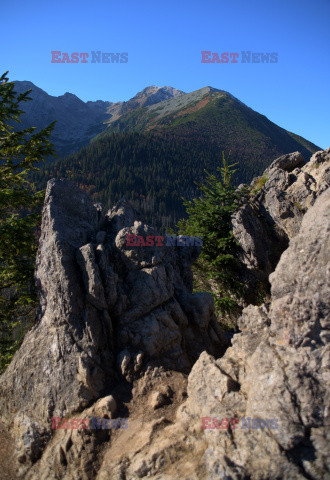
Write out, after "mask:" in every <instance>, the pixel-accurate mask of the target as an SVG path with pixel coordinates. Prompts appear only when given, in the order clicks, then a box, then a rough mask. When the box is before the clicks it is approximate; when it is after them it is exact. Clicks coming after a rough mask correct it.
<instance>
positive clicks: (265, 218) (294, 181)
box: [232, 148, 330, 304]
mask: <svg viewBox="0 0 330 480" xmlns="http://www.w3.org/2000/svg"><path fill="white" fill-rule="evenodd" d="M329 186H330V148H328V149H327V150H324V151H320V152H316V153H315V154H314V155H313V156H312V158H311V159H310V161H309V162H308V163H307V164H304V159H303V157H302V156H301V154H300V153H299V152H295V153H291V154H288V155H283V156H282V157H280V158H278V159H276V160H274V162H273V163H272V164H271V165H270V167H269V168H268V169H266V171H265V172H264V174H263V176H262V177H260V178H259V179H255V180H254V181H253V182H252V187H253V188H254V190H258V191H257V192H256V194H255V196H254V198H253V201H252V202H251V203H249V204H245V205H244V206H243V207H242V208H240V209H239V210H238V211H237V212H236V213H235V214H234V215H233V220H232V224H233V232H234V235H235V237H236V239H237V240H238V242H239V244H240V246H241V247H242V250H241V255H240V260H241V276H242V280H243V281H245V282H246V284H247V286H248V291H247V297H246V303H247V304H250V303H253V304H258V303H259V304H260V300H261V299H262V298H264V296H265V294H266V293H268V292H269V281H268V277H269V275H270V274H271V273H272V272H273V271H274V270H275V267H276V265H277V263H278V261H279V259H280V257H281V254H282V253H283V252H284V250H286V248H287V247H288V245H289V241H290V240H291V239H292V238H293V237H294V236H295V235H297V233H298V231H299V229H300V226H301V222H302V219H303V216H304V214H305V213H306V212H307V210H308V209H309V208H310V207H311V206H312V205H313V204H314V203H315V200H316V199H317V198H318V197H319V195H320V194H321V193H322V192H324V191H325V190H326V189H327V188H328V187H329Z"/></svg>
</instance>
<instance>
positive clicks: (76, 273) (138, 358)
mask: <svg viewBox="0 0 330 480" xmlns="http://www.w3.org/2000/svg"><path fill="white" fill-rule="evenodd" d="M138 219H139V215H138V214H137V213H136V212H135V211H134V210H133V209H132V207H131V206H130V205H129V204H128V203H127V202H126V201H122V202H120V203H119V204H118V205H117V206H115V207H114V208H113V209H112V210H111V211H110V212H108V214H107V215H105V212H103V211H102V208H101V206H100V205H93V204H92V202H91V200H90V198H89V197H88V196H87V195H86V194H84V193H83V192H81V191H80V190H79V189H78V188H76V187H75V186H74V185H73V184H71V183H70V182H68V181H65V180H58V181H57V180H51V181H49V182H48V185H47V192H46V198H45V205H44V210H43V220H42V232H41V238H40V246H39V252H38V258H37V272H36V278H37V283H38V289H39V291H40V308H39V310H40V311H39V315H38V319H37V322H36V324H35V325H34V327H33V328H32V329H31V330H30V331H29V333H28V334H27V335H26V337H25V339H24V342H23V344H22V346H21V348H20V349H19V351H18V352H17V353H16V355H15V357H14V358H13V361H12V362H11V364H10V366H9V367H8V369H7V370H6V372H5V373H4V374H3V375H2V376H1V380H0V402H1V412H2V420H4V421H6V422H7V423H8V424H11V425H12V424H13V421H14V418H15V422H16V423H15V425H16V426H15V428H16V431H17V432H18V433H17V435H18V437H19V438H21V439H22V438H23V437H24V436H25V437H24V438H26V439H28V440H26V442H25V441H23V442H21V445H20V456H21V459H22V461H24V459H25V458H26V459H30V460H32V461H35V460H36V459H37V458H39V456H40V455H41V452H42V450H43V448H44V445H45V443H46V442H47V440H48V439H49V437H50V433H51V430H50V419H51V417H53V416H54V417H63V416H68V415H71V414H73V413H74V412H82V411H83V410H84V409H86V408H87V407H89V406H90V405H92V404H93V402H94V401H96V400H97V399H99V398H100V397H102V396H104V395H106V394H109V393H110V392H111V391H112V389H113V387H114V385H115V384H116V382H117V383H118V382H120V381H123V380H126V381H128V382H132V381H133V380H134V379H135V378H137V377H138V376H139V372H141V371H142V370H144V369H145V368H147V366H148V365H149V364H154V365H157V364H159V365H162V366H163V367H165V368H167V369H173V370H178V371H182V372H188V371H189V370H190V368H191V366H192V365H193V363H194V362H195V361H196V359H197V358H198V356H199V354H200V353H201V352H202V351H203V350H205V349H206V350H207V351H209V352H210V353H213V354H215V355H219V354H221V353H223V352H224V349H225V347H226V344H227V340H226V337H225V335H224V334H223V333H222V332H221V329H220V328H219V326H218V323H217V321H216V318H215V315H214V307H213V301H212V298H211V296H210V295H208V294H206V293H205V294H204V293H200V294H192V274H191V269H190V266H191V263H192V261H193V260H194V259H196V258H197V256H198V254H199V251H200V247H180V246H179V247H166V246H161V247H156V246H154V247H151V246H150V247H129V246H126V235H127V234H136V235H142V236H144V237H146V236H147V235H154V234H155V232H154V231H153V230H152V229H151V228H150V227H148V226H147V225H145V224H144V223H143V221H141V219H140V220H138ZM27 432H28V433H27ZM24 442H25V443H24ZM25 447H26V448H25Z"/></svg>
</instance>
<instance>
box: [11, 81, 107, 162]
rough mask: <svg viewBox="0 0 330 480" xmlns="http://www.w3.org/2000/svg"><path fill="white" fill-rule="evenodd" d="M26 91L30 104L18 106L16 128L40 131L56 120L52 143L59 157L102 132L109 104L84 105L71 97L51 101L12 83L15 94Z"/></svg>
mask: <svg viewBox="0 0 330 480" xmlns="http://www.w3.org/2000/svg"><path fill="white" fill-rule="evenodd" d="M29 89H32V91H31V93H30V94H29V96H30V97H31V98H32V101H28V102H25V103H24V104H23V105H22V107H23V110H24V112H25V113H24V114H23V115H22V116H21V117H20V118H21V124H19V126H18V127H17V128H19V129H22V128H28V127H37V129H41V128H44V127H46V126H48V125H49V124H50V123H51V122H53V121H54V120H56V126H55V129H54V132H53V135H52V141H53V143H54V145H55V148H56V152H57V154H58V155H59V156H64V155H67V154H69V153H72V152H74V151H77V150H79V149H80V148H81V147H82V146H84V145H86V144H87V143H88V142H89V141H90V139H91V138H93V137H94V136H95V135H97V134H98V133H100V132H101V131H102V130H103V129H104V124H103V122H104V121H105V120H106V119H107V118H108V116H107V114H106V110H107V108H108V107H110V106H111V105H112V103H111V102H104V101H102V100H97V101H96V102H86V103H85V102H83V101H82V100H80V99H79V98H78V97H77V96H76V95H73V94H72V93H65V94H64V95H61V96H59V97H54V96H52V95H48V93H46V92H45V91H44V90H42V89H41V88H38V87H36V86H35V85H34V84H33V83H32V82H27V81H23V82H20V81H16V82H15V89H14V90H15V91H16V92H17V93H23V92H26V91H27V90H29ZM15 126H17V125H16V124H15Z"/></svg>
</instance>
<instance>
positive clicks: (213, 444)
mask: <svg viewBox="0 0 330 480" xmlns="http://www.w3.org/2000/svg"><path fill="white" fill-rule="evenodd" d="M329 239H330V190H327V191H326V192H325V193H323V194H322V195H321V196H320V198H319V199H318V200H317V201H316V203H315V205H314V206H313V207H312V208H311V209H310V210H309V211H308V212H307V214H306V215H305V217H304V219H303V221H302V226H301V229H300V231H299V233H298V235H296V236H295V238H294V239H293V240H292V241H291V242H290V246H289V248H288V249H287V250H286V251H285V252H284V254H283V255H282V257H281V260H280V262H279V264H278V266H277V268H276V270H275V272H274V273H273V274H272V275H271V278H270V282H271V294H272V302H271V304H269V305H262V306H261V307H256V306H249V307H247V308H246V309H245V310H244V312H243V315H242V317H241V319H240V328H241V330H242V333H240V334H238V335H235V336H234V338H233V341H232V347H231V348H229V349H228V350H227V351H226V354H225V355H224V357H223V358H221V359H218V360H216V359H214V358H213V357H212V356H210V355H208V354H207V353H203V354H202V355H201V357H200V358H199V360H198V362H196V364H195V365H194V367H193V369H192V372H191V374H190V375H189V380H188V396H189V397H188V402H187V410H188V412H189V415H190V416H191V417H193V418H198V419H200V418H201V417H210V418H213V419H214V418H215V419H224V418H229V419H234V418H238V419H240V420H241V418H242V417H243V418H249V417H250V418H253V419H259V421H260V420H264V421H266V419H275V420H276V421H277V424H278V428H275V429H271V428H269V426H268V428H263V429H262V428H260V427H259V428H256V427H254V428H250V429H247V430H246V429H245V430H244V429H242V423H241V421H240V424H239V428H229V430H218V429H214V428H213V429H211V430H205V437H206V439H207V442H208V448H207V450H206V451H205V462H206V469H207V472H208V473H207V478H208V479H213V478H214V479H215V478H230V479H243V478H244V479H247V478H252V479H257V478H258V479H289V478H290V479H292V478H308V479H324V478H330V465H329V431H330V430H329V423H330V417H329V411H330V402H329V389H330V379H329V373H328V372H329V366H330V364H329V359H330V357H329V352H330V350H329V333H330V288H329V287H330V285H329V279H330V264H329V259H330V241H329ZM259 425H260V423H259Z"/></svg>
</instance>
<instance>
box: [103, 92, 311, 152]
mask: <svg viewBox="0 0 330 480" xmlns="http://www.w3.org/2000/svg"><path fill="white" fill-rule="evenodd" d="M128 131H136V132H153V133H157V134H161V135H162V134H164V133H167V134H171V135H175V136H176V137H180V138H187V139H191V140H193V141H196V140H198V141H202V142H203V141H204V142H205V143H208V144H209V143H210V142H212V143H216V144H217V145H218V146H219V148H220V149H222V150H225V151H229V150H231V151H232V154H233V155H234V156H235V158H237V159H238V158H240V159H243V158H246V157H251V154H253V155H254V158H255V159H260V158H264V159H265V158H267V159H269V160H271V159H272V158H274V157H275V156H276V155H281V154H285V153H290V152H292V151H295V150H299V151H300V152H301V153H302V155H303V156H304V157H305V159H306V161H307V159H308V158H309V157H310V154H313V153H314V152H315V151H317V150H319V147H317V146H316V145H314V144H312V143H311V142H308V141H307V140H305V139H304V138H302V137H299V136H298V135H295V134H293V133H290V132H288V131H286V130H285V129H283V128H281V127H279V126H278V125H276V124H275V123H273V122H271V121H270V120H268V118H267V117H265V116H264V115H261V114H259V113H257V112H255V111H254V110H252V109H251V108H249V107H248V106H246V105H245V104H244V103H242V102H241V101H240V100H238V99H237V98H235V97H234V96H233V95H231V94H230V93H228V92H225V91H223V90H218V89H216V88H212V87H204V88H201V89H200V90H196V91H195V92H191V93H187V94H185V95H180V96H177V97H173V98H171V99H168V100H165V101H163V102H161V103H160V104H155V105H144V106H143V107H142V108H140V109H137V110H135V111H131V112H127V113H125V114H122V115H121V117H120V118H118V119H116V120H113V121H112V122H111V123H110V124H109V126H108V128H107V129H106V130H105V131H104V132H102V134H101V135H100V136H104V135H107V134H109V133H111V132H128Z"/></svg>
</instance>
